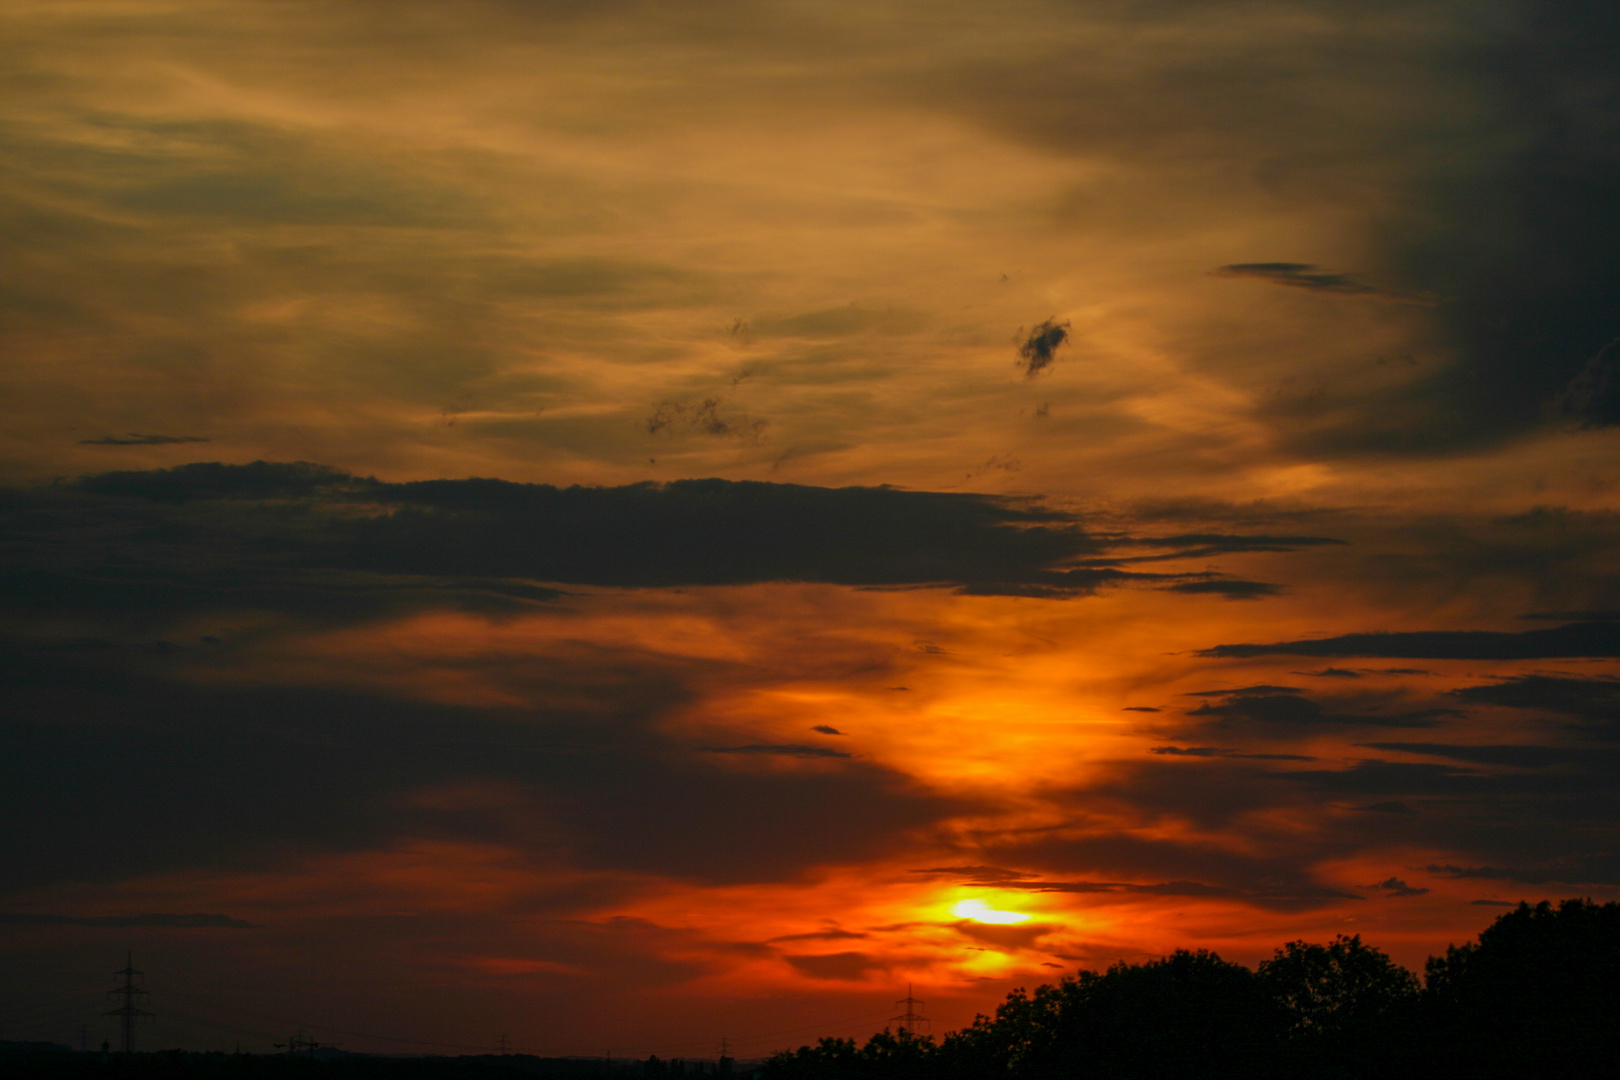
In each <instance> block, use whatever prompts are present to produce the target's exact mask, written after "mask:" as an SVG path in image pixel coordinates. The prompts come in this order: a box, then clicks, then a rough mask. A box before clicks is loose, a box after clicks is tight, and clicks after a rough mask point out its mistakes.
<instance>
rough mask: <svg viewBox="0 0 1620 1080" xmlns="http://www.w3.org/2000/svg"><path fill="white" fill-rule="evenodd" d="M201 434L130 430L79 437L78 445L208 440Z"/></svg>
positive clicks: (162, 444)
mask: <svg viewBox="0 0 1620 1080" xmlns="http://www.w3.org/2000/svg"><path fill="white" fill-rule="evenodd" d="M210 441H211V440H210V439H208V438H207V437H206V436H202V435H141V434H139V433H138V432H134V431H131V432H130V433H129V434H127V435H103V436H102V437H101V438H99V439H80V440H79V445H80V446H168V445H170V444H172V443H202V442H210Z"/></svg>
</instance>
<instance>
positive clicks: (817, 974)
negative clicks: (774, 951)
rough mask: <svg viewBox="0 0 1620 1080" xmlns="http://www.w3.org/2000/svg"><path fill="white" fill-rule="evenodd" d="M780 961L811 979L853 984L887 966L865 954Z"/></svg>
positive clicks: (843, 954)
mask: <svg viewBox="0 0 1620 1080" xmlns="http://www.w3.org/2000/svg"><path fill="white" fill-rule="evenodd" d="M782 959H784V960H786V961H787V962H788V963H790V964H792V965H793V966H794V967H795V968H797V969H798V970H799V971H801V972H803V973H804V974H806V975H808V976H810V977H811V978H812V979H826V980H828V981H830V982H831V981H836V982H854V981H856V980H858V979H861V978H862V977H864V976H865V975H866V973H867V972H869V971H885V970H887V969H888V965H887V964H885V963H883V962H882V961H881V960H878V959H877V958H875V957H872V956H868V955H866V954H865V953H858V952H841V953H824V954H821V955H811V956H784V957H783V958H782Z"/></svg>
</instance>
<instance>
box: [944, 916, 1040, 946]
mask: <svg viewBox="0 0 1620 1080" xmlns="http://www.w3.org/2000/svg"><path fill="white" fill-rule="evenodd" d="M954 925H955V927H956V932H957V933H959V934H961V935H962V936H963V937H967V938H972V939H973V940H974V941H982V942H984V943H985V944H986V945H994V946H995V947H996V948H998V949H1028V948H1030V947H1032V946H1033V945H1034V944H1035V943H1036V942H1038V941H1040V939H1041V938H1043V937H1045V936H1046V935H1047V934H1050V933H1051V932H1052V931H1054V930H1057V929H1059V927H1057V926H1054V925H1052V924H1051V923H1038V922H1024V923H1008V924H1000V925H998V924H995V923H981V922H974V921H973V920H971V919H963V920H962V921H961V922H958V923H956V924H954Z"/></svg>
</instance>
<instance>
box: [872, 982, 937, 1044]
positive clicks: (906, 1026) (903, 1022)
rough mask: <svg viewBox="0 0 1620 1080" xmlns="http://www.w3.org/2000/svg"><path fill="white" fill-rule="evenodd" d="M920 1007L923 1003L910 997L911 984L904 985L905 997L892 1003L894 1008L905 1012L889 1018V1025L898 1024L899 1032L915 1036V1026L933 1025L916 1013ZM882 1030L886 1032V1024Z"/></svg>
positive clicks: (930, 1021) (926, 1018)
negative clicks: (902, 1009)
mask: <svg viewBox="0 0 1620 1080" xmlns="http://www.w3.org/2000/svg"><path fill="white" fill-rule="evenodd" d="M922 1005H923V1002H921V1001H918V1000H917V999H916V998H914V997H912V996H911V984H910V983H906V996H905V997H903V998H901V999H900V1000H899V1001H897V1002H895V1003H894V1007H895V1008H897V1009H898V1008H901V1007H902V1006H903V1007H904V1008H905V1010H906V1011H905V1012H903V1013H901V1014H900V1015H899V1016H891V1017H889V1023H890V1024H893V1023H896V1022H898V1023H899V1024H900V1030H901V1031H904V1032H906V1033H908V1034H911V1035H915V1034H917V1025H918V1024H932V1023H933V1021H932V1020H930V1019H928V1017H926V1016H923V1015H922V1014H921V1013H919V1012H918V1011H917V1009H918V1008H919V1007H921V1006H922ZM883 1030H885V1031H887V1030H888V1025H887V1024H885V1025H884V1028H883Z"/></svg>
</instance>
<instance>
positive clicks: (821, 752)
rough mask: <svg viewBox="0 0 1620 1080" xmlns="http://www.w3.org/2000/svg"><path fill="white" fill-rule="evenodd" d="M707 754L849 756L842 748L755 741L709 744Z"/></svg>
mask: <svg viewBox="0 0 1620 1080" xmlns="http://www.w3.org/2000/svg"><path fill="white" fill-rule="evenodd" d="M703 752H704V753H705V754H743V755H748V756H756V757H797V758H847V757H849V756H850V755H849V754H846V753H845V752H844V751H842V750H833V749H831V748H830V747H826V746H797V745H794V744H791V743H781V744H778V743H754V744H752V745H749V746H709V747H704V749H703Z"/></svg>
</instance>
